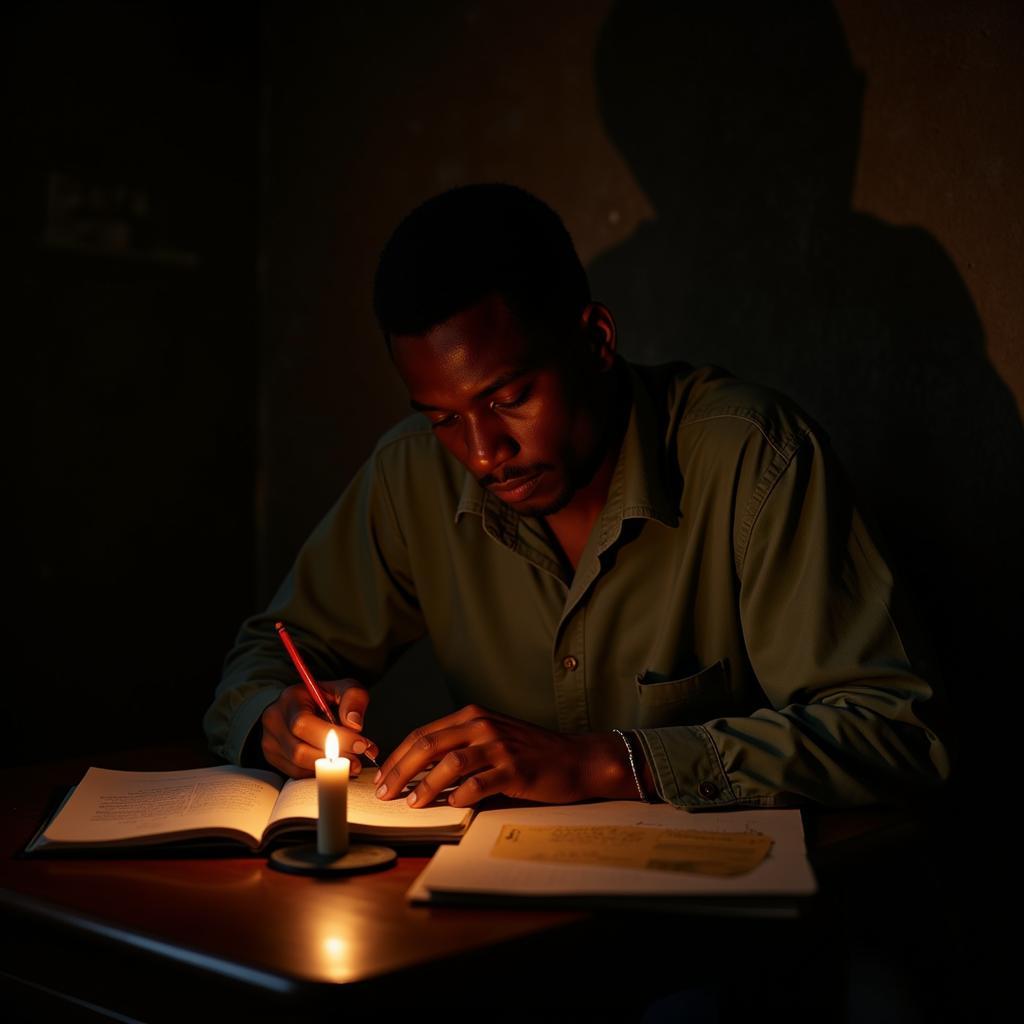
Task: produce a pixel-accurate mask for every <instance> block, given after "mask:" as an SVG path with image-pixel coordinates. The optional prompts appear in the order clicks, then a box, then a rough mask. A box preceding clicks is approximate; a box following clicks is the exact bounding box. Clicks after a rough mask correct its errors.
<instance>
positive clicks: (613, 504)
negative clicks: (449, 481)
mask: <svg viewBox="0 0 1024 1024" xmlns="http://www.w3.org/2000/svg"><path fill="white" fill-rule="evenodd" d="M623 365H624V366H625V368H626V373H627V377H628V380H629V384H630V392H631V400H630V411H629V423H628V424H627V426H626V432H625V434H624V435H623V438H622V447H621V448H620V449H619V457H618V460H617V461H616V463H615V469H614V471H613V473H612V479H611V482H610V484H609V486H608V500H607V502H606V503H605V507H604V509H603V511H602V512H601V515H600V517H599V518H598V528H599V529H600V530H601V531H602V537H601V538H600V541H602V542H603V541H604V540H605V539H606V538H608V537H611V536H612V535H613V534H617V533H618V530H619V526H620V524H621V523H622V521H623V520H624V519H656V520H658V521H659V522H661V523H664V524H665V525H666V526H676V525H677V524H678V513H677V508H676V505H675V504H673V502H671V501H670V500H669V495H668V488H667V487H666V483H665V474H664V470H663V463H664V455H665V439H664V437H663V436H662V432H661V431H660V430H659V426H658V416H657V414H656V411H655V409H654V406H653V404H652V402H651V395H650V392H649V391H648V390H647V388H646V386H645V385H644V382H643V380H642V379H641V377H640V375H639V373H638V372H637V370H636V368H635V367H634V366H633V364H632V363H628V362H626V361H625V360H623ZM466 512H471V513H473V514H475V515H479V516H480V517H481V519H482V520H483V526H484V530H485V531H486V532H487V533H489V534H491V535H492V536H494V537H495V538H496V539H498V540H501V541H502V542H503V543H505V544H508V545H510V546H511V545H513V544H514V541H515V537H516V535H517V532H518V526H519V513H518V512H516V511H515V510H514V509H513V508H512V507H511V506H510V505H506V504H505V502H503V501H502V500H501V499H500V498H497V497H495V495H493V494H492V493H491V492H490V491H488V490H486V489H485V488H483V487H481V486H480V484H479V483H478V482H477V479H476V477H474V476H473V474H472V473H470V472H469V471H468V470H467V471H466V474H465V478H464V480H463V484H462V494H461V496H460V498H459V504H458V508H457V509H456V510H455V522H456V523H457V522H458V521H459V518H460V517H461V516H462V515H463V514H464V513H466ZM603 546H604V545H603V543H602V547H603Z"/></svg>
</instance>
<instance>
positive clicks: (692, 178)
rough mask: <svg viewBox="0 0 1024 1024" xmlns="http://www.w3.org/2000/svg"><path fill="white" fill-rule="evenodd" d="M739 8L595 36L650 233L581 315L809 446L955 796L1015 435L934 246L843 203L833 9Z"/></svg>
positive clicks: (608, 99)
mask: <svg viewBox="0 0 1024 1024" xmlns="http://www.w3.org/2000/svg"><path fill="white" fill-rule="evenodd" d="M744 12H745V13H744V17H743V18H742V19H740V18H737V17H735V15H730V14H727V13H715V12H712V11H710V10H709V7H708V5H698V4H672V5H668V4H656V3H635V2H631V3H618V4H616V5H615V7H614V8H613V9H612V11H611V13H610V15H609V17H608V20H607V21H606V23H605V25H604V26H603V28H602V33H601V36H600V39H599V42H598V48H597V55H596V77H597V87H598V93H599V98H600V103H601V110H602V114H603V117H604V119H605V123H606V126H607V129H608V132H609V134H610V136H611V138H612V140H613V141H614V142H615V144H616V145H617V146H618V148H619V149H620V151H621V152H622V154H623V155H624V157H625V158H626V160H627V161H628V163H629V164H630V166H631V168H632V170H633V172H634V174H635V176H636V178H637V179H638V181H639V182H640V184H641V185H642V186H643V188H644V190H645V191H646V193H647V195H648V197H649V199H650V201H651V203H652V204H653V205H654V207H655V209H656V211H657V219H656V220H654V221H650V222H646V223H644V224H642V225H641V226H640V227H639V228H638V229H637V231H636V232H635V233H634V234H633V235H632V237H630V238H629V239H627V240H626V241H625V242H624V243H623V244H622V245H620V246H619V247H617V248H616V249H614V250H612V251H610V252H609V253H607V254H605V255H603V256H601V257H600V258H599V259H598V260H596V261H595V263H594V264H593V266H592V267H591V268H590V279H591V285H592V288H593V292H594V296H595V298H599V299H601V300H602V301H605V302H607V304H608V305H609V307H610V308H611V309H612V310H613V312H614V313H615V315H616V318H617V320H618V323H619V328H620V339H621V340H620V345H621V351H622V353H623V354H624V355H625V356H626V357H627V358H628V359H631V360H633V361H635V362H641V363H656V362H663V361H667V360H670V359H683V360H685V361H686V362H689V363H693V364H695V365H701V364H703V363H715V364H718V365H720V366H723V367H725V368H727V369H728V370H730V371H731V372H733V373H735V374H736V375H737V376H741V377H744V378H747V379H749V380H753V381H757V382H759V383H762V384H766V385H768V386H770V387H774V388H777V389H779V390H780V391H782V392H784V393H786V394H788V395H790V396H792V397H793V398H795V399H796V400H797V401H798V402H799V403H800V405H801V406H803V408H804V409H805V410H807V411H808V412H809V413H810V414H811V416H812V417H813V418H814V419H815V420H817V421H818V422H819V423H820V424H822V425H823V426H824V427H825V429H826V431H827V433H828V434H829V436H830V438H831V440H832V443H833V446H834V447H835V448H836V450H837V451H838V453H839V455H840V457H841V459H842V460H843V463H844V464H845V466H846V468H847V470H848V472H849V474H850V476H851V477H852V478H853V481H854V485H855V487H856V490H857V493H858V497H859V501H860V504H861V506H862V508H863V509H864V511H865V513H866V516H867V517H868V518H869V519H870V520H871V521H872V523H873V525H874V528H875V532H876V534H878V537H879V541H880V543H881V545H882V547H883V548H884V549H885V551H886V553H887V556H888V558H889V560H890V564H892V565H893V568H894V571H895V573H896V576H897V579H898V580H900V581H902V582H903V583H904V584H905V585H906V586H907V587H908V589H909V592H910V594H911V596H912V599H913V602H914V603H915V604H916V606H917V608H918V609H919V611H920V612H921V613H922V617H923V619H924V625H925V627H926V629H927V632H928V633H929V634H930V639H931V642H932V648H933V651H934V654H935V655H936V665H937V666H938V667H940V668H941V672H940V673H939V674H940V675H941V676H942V677H944V678H945V681H946V685H947V688H948V691H949V694H950V698H951V703H952V705H953V707H954V710H955V717H956V724H957V727H958V728H957V733H958V735H957V736H956V737H954V739H955V740H957V742H956V743H955V746H954V754H955V755H958V756H957V757H956V764H957V769H958V772H957V774H958V775H959V777H960V781H961V783H963V782H964V777H963V773H964V772H967V773H970V775H971V776H973V773H974V769H973V768H972V765H975V766H976V765H979V760H978V759H979V758H980V757H981V756H982V755H984V760H985V761H986V762H987V763H988V764H989V766H990V767H991V756H992V753H993V751H992V750H991V749H990V748H991V745H992V731H991V730H992V726H991V724H990V722H989V720H990V719H991V717H993V713H995V714H996V715H999V714H1003V713H1005V712H1006V708H1007V705H1008V704H1009V703H1010V702H1011V701H1012V700H1013V699H1014V696H1015V690H1016V683H1015V680H1017V679H1019V676H1020V672H1019V665H1018V664H1017V661H1016V659H1012V660H1011V654H1010V651H1009V643H1010V637H1011V635H1012V633H1011V626H1013V627H1015V628H1019V626H1020V623H1021V622H1022V621H1024V618H1022V617H1021V615H1020V609H1021V599H1020V580H1021V578H1022V572H1021V570H1022V564H1021V562H1022V546H1021V543H1020V538H1021V529H1020V521H1021V520H1020V516H1021V511H1020V510H1021V508H1022V507H1024V504H1022V496H1024V495H1022V491H1024V433H1022V429H1021V423H1020V418H1019V416H1018V414H1017V410H1016V406H1015V404H1014V401H1013V397H1012V395H1011V394H1010V392H1009V390H1008V389H1007V387H1006V386H1005V385H1004V384H1003V382H1002V380H1001V379H1000V378H999V377H998V376H997V374H996V372H995V370H994V369H993V367H992V366H991V364H990V363H989V361H988V359H987V358H986V354H985V345H984V334H983V330H982V325H981V323H980V321H979V319H978V314H977V311H976V310H975V308H974V305H973V303H972V301H971V297H970V295H969V294H968V292H967V289H966V287H965V285H964V282H963V281H962V280H961V279H960V277H959V275H958V273H957V271H956V268H955V267H954V265H953V263H952V261H951V260H950V258H949V257H948V256H947V255H946V253H945V252H944V251H943V249H942V247H941V245H940V244H939V243H938V242H937V241H936V240H935V239H934V238H933V237H931V236H930V235H929V234H928V233H927V232H926V231H924V230H922V229H920V228H897V227H893V226H891V225H889V224H886V223H884V222H882V221H879V220H877V219H875V218H873V217H870V216H867V215H866V214H862V213H857V212H856V211H854V210H853V209H852V208H851V197H852V191H853V175H854V170H855V167H856V160H857V153H858V148H859V129H860V112H861V98H862V94H863V87H864V79H863V76H862V75H861V74H860V72H859V71H857V70H856V69H855V68H854V67H853V66H852V63H851V59H850V54H849V51H848V48H847V44H846V39H845V36H844V33H843V29H842V26H841V24H840V21H839V18H838V17H837V15H836V14H835V12H834V11H833V10H832V9H831V7H830V6H829V5H827V4H792V5H785V7H784V10H782V11H780V8H779V6H778V5H774V4H772V5H768V4H766V5H761V6H760V7H756V6H754V5H750V6H749V7H745V8H744ZM913 158H914V159H916V160H919V161H921V162H922V163H925V162H927V161H928V160H929V159H930V155H929V154H927V153H921V154H914V155H913ZM925 669H926V671H927V670H930V671H931V672H932V673H933V674H934V673H935V666H928V665H927V662H926V663H925ZM977 770H979V771H980V767H979V768H978V769H977ZM979 778H980V776H979Z"/></svg>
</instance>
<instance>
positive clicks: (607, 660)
mask: <svg viewBox="0 0 1024 1024" xmlns="http://www.w3.org/2000/svg"><path fill="white" fill-rule="evenodd" d="M375 306H376V312H377V316H378V319H379V321H380V325H381V328H382V330H383V333H384V337H385V340H386V342H387V344H388V347H389V351H390V353H391V357H392V360H393V362H394V365H395V368H396V369H397V371H398V373H399V375H400V376H401V378H402V380H403V382H404V384H405V386H406V388H407V390H408V393H409V397H410V403H411V405H412V407H413V408H414V409H415V410H417V412H416V414H415V415H413V416H411V417H409V418H408V419H406V420H404V421H403V422H402V423H400V424H398V425H397V426H396V427H394V428H393V429H392V430H390V431H388V432H387V433H386V434H385V435H384V436H383V437H382V438H381V440H380V441H379V442H378V444H377V446H376V448H375V450H374V452H373V454H372V455H371V457H370V459H369V460H368V461H367V462H366V463H365V465H364V466H363V467H362V469H361V470H360V471H359V473H357V475H356V477H355V478H354V479H353V481H352V482H351V483H350V484H349V486H348V487H347V488H346V490H345V492H344V494H343V495H342V496H341V498H340V499H339V501H338V502H337V504H336V505H335V506H334V508H333V509H332V510H331V511H330V512H329V513H328V514H327V516H326V518H325V519H324V520H323V521H322V522H321V524H320V525H319V527H318V528H317V529H316V531H315V532H314V533H313V535H312V536H311V537H310V538H309V540H308V541H307V542H306V544H305V545H304V546H303V548H302V550H301V551H300V553H299V555H298V558H297V560H296V563H295V565H294V567H293V569H292V571H291V573H290V574H289V576H288V577H287V579H286V580H285V582H284V583H283V585H282V586H281V588H280V590H279V591H278V593H277V595H276V596H275V598H274V600H273V601H272V603H271V606H270V608H268V609H267V611H266V612H265V613H264V614H262V615H257V616H255V617H253V618H251V619H249V620H248V621H247V622H246V623H245V624H244V625H243V626H242V629H241V632H240V634H239V637H238V640H237V643H236V646H235V648H234V650H233V651H232V652H231V653H230V654H229V656H228V658H227V661H226V664H225V674H224V678H223V679H222V681H221V683H220V685H219V686H218V688H217V695H216V699H215V701H214V703H213V705H212V706H211V708H210V709H209V711H208V712H207V715H206V719H205V727H206V730H207V734H208V736H209V739H210V742H211V746H212V748H213V749H214V750H215V751H217V752H218V753H220V754H222V755H223V756H225V757H227V758H228V759H229V760H232V761H240V762H242V763H264V762H265V763H267V764H269V765H270V766H271V767H273V768H275V769H277V770H278V771H281V772H284V773H286V774H288V775H293V776H297V775H309V774H311V773H312V768H313V762H314V759H315V758H316V757H317V756H319V755H320V751H321V749H322V748H323V745H324V740H325V736H326V733H327V729H328V725H327V723H326V722H325V721H324V719H322V718H321V717H319V716H318V715H317V714H316V709H315V707H314V705H313V704H312V702H311V701H310V699H309V697H308V695H307V694H306V692H305V690H304V688H303V687H302V685H301V683H298V682H297V681H296V679H295V673H294V670H293V669H292V667H291V665H290V664H289V662H288V660H287V657H286V655H285V653H284V651H283V650H282V649H281V646H280V643H279V641H278V638H277V636H276V633H275V630H274V622H275V621H276V620H278V619H282V620H284V621H285V622H286V623H287V624H288V626H289V628H290V630H291V632H292V634H293V636H294V637H295V639H296V641H297V642H298V644H299V646H300V647H301V648H302V649H303V651H304V652H305V654H306V656H307V658H308V660H309V661H310V662H311V667H312V669H313V671H314V674H315V675H317V676H318V678H322V679H326V680H332V681H331V682H329V683H327V684H325V687H326V688H327V689H328V690H329V692H330V694H331V699H332V700H333V701H335V702H336V703H337V705H338V709H339V720H340V721H341V722H342V723H344V727H343V728H342V729H340V730H339V731H340V732H341V742H342V749H343V751H349V752H351V753H352V754H353V755H356V754H358V753H361V752H363V751H364V750H365V751H367V752H368V753H369V754H370V755H371V756H376V755H377V754H379V751H378V750H377V748H376V746H375V745H374V744H373V743H372V741H370V740H369V739H367V738H365V737H363V736H362V725H363V718H364V716H365V713H366V709H367V706H368V703H369V699H370V691H369V688H370V687H371V686H372V683H373V682H374V680H376V679H377V678H378V677H379V676H380V675H381V674H382V673H383V672H384V671H385V670H386V668H387V667H388V665H390V664H391V662H392V661H393V660H394V659H395V658H396V657H397V656H398V654H399V653H401V651H402V650H404V649H405V648H406V647H407V646H408V645H409V644H411V643H412V642H414V641H415V640H416V639H418V638H419V637H421V636H422V635H424V634H428V635H429V636H430V639H431V641H432V644H433V647H434V650H435V653H436V656H437V659H438V662H439V664H440V667H441V669H442V671H443V672H444V675H445V678H446V680H447V682H448V685H449V687H450V690H451V692H452V694H453V696H454V698H455V700H456V703H458V704H462V705H464V706H462V707H461V708H460V710H458V711H456V712H454V713H453V714H450V715H446V716H444V717H443V718H441V719H438V720H437V721H435V722H431V723H428V724H426V725H424V726H422V727H421V728H419V729H417V730H415V731H414V732H413V733H412V734H410V735H409V736H408V737H407V738H406V739H405V740H404V741H403V742H402V743H401V744H400V745H399V746H398V747H397V748H396V749H395V750H394V751H393V752H392V753H391V754H390V755H389V756H388V757H387V759H386V760H385V761H384V762H383V763H382V764H381V766H380V767H381V770H380V772H379V773H378V774H379V781H380V788H379V790H378V795H379V796H380V798H381V799H393V798H395V797H396V796H398V795H399V794H401V793H402V792H403V789H404V788H405V786H406V783H408V782H409V781H410V780H411V779H412V778H413V777H414V776H415V775H416V774H417V773H419V772H420V771H422V770H424V769H429V771H428V772H427V774H426V775H425V777H424V778H423V779H422V780H421V781H420V782H419V783H418V784H417V785H416V786H415V788H414V789H413V790H412V792H410V793H409V794H408V797H407V799H408V800H409V802H410V803H412V804H413V805H414V806H425V805H427V804H429V803H430V802H431V801H432V800H433V799H434V798H435V797H436V796H437V795H438V794H439V793H441V792H442V791H444V790H445V789H447V788H449V787H454V789H453V790H452V792H451V794H450V796H449V802H450V803H452V804H454V805H457V806H467V805H471V804H476V803H477V802H478V801H479V800H481V799H482V798H484V797H487V796H489V795H491V794H495V793H504V794H507V795H509V796H514V797H520V798H524V799H528V800H535V801H540V802H549V803H563V802H572V801H576V800H581V799H588V798H602V797H606V798H615V799H662V800H665V801H669V802H671V803H673V804H676V805H678V806H684V807H688V808H691V809H697V808H715V807H727V806H762V807H770V806H785V805H789V804H797V803H800V802H805V801H816V802H821V803H826V804H832V805H852V804H862V803H868V802H873V801H878V800H892V799H902V798H905V797H908V796H911V795H914V794H916V793H920V792H922V791H926V790H928V789H930V788H933V787H935V786H936V785H937V784H939V783H940V782H941V781H942V780H943V779H944V778H945V777H946V776H947V775H948V771H949V769H948V759H947V754H946V750H945V747H944V746H943V743H942V741H941V740H940V739H939V738H938V736H937V735H936V733H935V732H934V730H933V728H932V727H931V724H932V723H931V718H932V711H933V707H934V703H935V699H934V694H933V689H932V687H931V686H930V685H929V683H928V682H926V681H925V680H924V679H922V678H920V677H919V676H918V675H917V674H915V672H914V669H913V668H912V666H911V664H910V662H909V660H908V657H907V654H906V651H905V650H904V646H903V642H902V640H901V637H900V634H899V633H898V631H897V627H896V625H895V624H894V621H893V615H892V614H891V608H892V599H893V585H892V580H891V577H890V574H889V571H888V569H887V567H886V565H885V563H884V561H883V560H882V558H881V556H880V555H879V553H878V551H877V550H876V548H875V546H874V545H873V543H872V541H871V538H870V536H869V535H868V533H867V531H866V530H865V528H864V525H863V523H862V522H861V519H860V517H859V516H858V515H857V513H856V511H855V509H854V508H853V505H852V503H851V499H850V496H849V494H848V492H847V489H846V485H845V483H844V479H843V477H842V476H841V474H840V472H839V470H838V469H837V467H836V464H835V462H834V459H833V457H832V456H831V454H830V452H829V449H828V447H827V444H826V442H825V440H824V438H823V436H822V434H821V432H820V431H819V430H818V429H817V428H816V427H814V426H813V425H812V424H811V423H810V422H809V421H808V420H807V418H806V417H804V416H803V415H802V414H801V413H800V412H799V411H798V410H797V409H795V408H794V407H793V406H792V405H791V404H790V403H788V402H787V401H785V400H784V399H782V398H781V397H780V396H778V395H775V394H773V393H770V392H767V391H765V390H764V389H760V388H757V387H752V386H750V385H747V384H744V383H742V382H740V381H738V380H736V379H735V378H733V377H731V376H729V375H728V374H726V373H725V372H724V371H721V370H717V369H715V368H712V367H706V368H703V369H693V368H692V367H689V366H687V365H685V364H682V363H676V364H670V365H667V366H661V367H640V366H634V365H631V364H629V363H627V362H625V361H624V360H623V359H622V358H621V357H620V356H619V355H618V354H617V352H616V333H615V323H614V320H613V317H612V315H611V313H610V311H609V310H608V309H606V308H605V307H604V306H602V305H601V304H600V303H597V302H594V301H592V300H591V296H590V293H589V288H588V285H587V279H586V275H585V273H584V271H583V269H582V267H581V265H580V263H579V260H578V258H577V256H576V253H575V250H574V248H573V245H572V241H571V239H570V238H569V235H568V233H567V232H566V231H565V228H564V227H563V226H562V223H561V221H560V220H559V219H558V217H557V216H556V215H555V214H554V213H553V212H552V211H551V210H550V209H548V208H547V207H546V206H544V204H542V203H541V202H540V201H539V200H537V199H535V198H534V197H532V196H530V195H529V194H527V193H525V192H523V191H521V190H519V189H516V188H513V187H511V186H504V185H477V186H469V187H465V188H461V189H455V190H452V191H450V192H447V193H445V194H443V195H441V196H438V197H435V198H434V199H432V200H430V201H428V202H427V203H425V204H424V205H423V206H421V207H419V208H418V209H417V210H414V211H413V212H412V213H411V214H410V215H409V216H408V217H407V218H406V219H405V220H404V221H403V222H402V224H401V225H399V227H398V228H397V230H396V231H395V233H394V235H393V236H392V238H391V239H390V241H389V242H388V244H387V246H386V247H385V249H384V252H383V253H382V255H381V260H380V265H379V267H378V271H377V279H376V284H375ZM358 761H359V759H358V757H355V756H354V764H353V769H354V770H359V766H358Z"/></svg>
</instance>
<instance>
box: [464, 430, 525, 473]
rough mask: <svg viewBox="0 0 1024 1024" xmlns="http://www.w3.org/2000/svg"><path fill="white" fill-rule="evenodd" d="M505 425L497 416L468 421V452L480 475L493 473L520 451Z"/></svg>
mask: <svg viewBox="0 0 1024 1024" xmlns="http://www.w3.org/2000/svg"><path fill="white" fill-rule="evenodd" d="M518 450H519V449H518V446H517V445H516V443H515V441H514V440H513V439H512V438H511V437H509V436H508V433H507V431H506V430H505V427H504V424H503V423H502V422H501V420H500V419H498V417H496V416H482V417H475V418H473V419H470V418H468V417H467V419H466V451H467V454H468V456H469V460H470V463H471V464H472V467H473V469H474V470H475V471H476V472H477V473H478V474H480V473H490V472H493V471H494V470H495V469H496V468H497V467H498V466H500V465H501V464H502V463H503V462H504V461H505V460H506V459H510V458H511V457H512V456H513V455H515V454H516V452H517V451H518Z"/></svg>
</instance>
